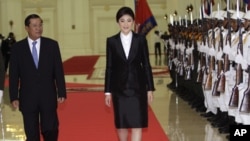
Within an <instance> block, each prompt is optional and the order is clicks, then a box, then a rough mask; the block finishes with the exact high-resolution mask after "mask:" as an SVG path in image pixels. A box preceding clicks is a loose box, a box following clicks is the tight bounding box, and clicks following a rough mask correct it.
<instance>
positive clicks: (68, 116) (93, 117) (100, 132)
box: [58, 92, 168, 141]
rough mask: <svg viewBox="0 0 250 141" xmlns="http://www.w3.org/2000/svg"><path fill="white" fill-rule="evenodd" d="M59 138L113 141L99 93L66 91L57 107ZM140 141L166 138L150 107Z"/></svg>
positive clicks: (111, 126)
mask: <svg viewBox="0 0 250 141" xmlns="http://www.w3.org/2000/svg"><path fill="white" fill-rule="evenodd" d="M58 113H59V119H60V133H59V141H117V140H118V139H117V135H116V132H115V128H114V124H113V113H112V108H108V107H106V106H105V105H104V95H103V93H102V92H86V93H70V94H68V99H67V100H66V102H65V103H63V104H61V105H59V107H58ZM143 141H168V138H167V136H166V135H165V133H164V131H163V129H162V128H161V126H160V124H159V122H158V121H157V119H156V117H155V115H154V113H153V112H152V110H151V108H150V109H149V128H148V129H144V130H143Z"/></svg>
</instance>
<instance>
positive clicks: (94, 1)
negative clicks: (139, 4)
mask: <svg viewBox="0 0 250 141" xmlns="http://www.w3.org/2000/svg"><path fill="white" fill-rule="evenodd" d="M89 1H90V5H91V6H100V5H123V4H124V0H89ZM147 1H148V3H149V4H165V3H166V0H147ZM22 2H23V6H24V7H25V8H33V7H37V6H39V7H56V3H57V0H22Z"/></svg>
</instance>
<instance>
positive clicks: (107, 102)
mask: <svg viewBox="0 0 250 141" xmlns="http://www.w3.org/2000/svg"><path fill="white" fill-rule="evenodd" d="M111 100H112V98H111V95H105V104H106V106H108V107H111Z"/></svg>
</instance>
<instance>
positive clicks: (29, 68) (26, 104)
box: [9, 14, 66, 141]
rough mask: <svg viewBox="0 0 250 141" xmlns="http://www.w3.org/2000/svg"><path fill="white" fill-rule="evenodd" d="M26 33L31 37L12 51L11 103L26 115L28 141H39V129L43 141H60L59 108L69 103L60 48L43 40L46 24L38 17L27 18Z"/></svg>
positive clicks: (50, 41)
mask: <svg viewBox="0 0 250 141" xmlns="http://www.w3.org/2000/svg"><path fill="white" fill-rule="evenodd" d="M25 29H26V31H27V32H28V37H27V38H25V39H23V40H21V41H18V42H17V43H15V44H14V45H13V47H12V53H11V58H10V69H9V79H10V81H9V83H10V88H9V92H10V101H11V103H12V105H13V107H14V108H19V110H20V111H21V113H22V115H23V121H24V130H25V134H26V138H27V139H26V141H40V129H41V133H42V135H43V138H44V141H57V139H58V126H59V121H58V116H57V104H58V102H59V103H62V102H64V100H65V99H66V88H65V78H64V72H63V66H62V60H61V54H60V50H59V45H58V43H57V41H55V40H52V39H49V38H46V37H42V36H41V35H42V31H43V21H42V19H41V18H40V17H39V16H38V15H36V14H31V15H29V16H27V18H26V19H25ZM34 43H35V44H34ZM35 49H36V50H35ZM33 51H34V55H35V56H36V57H37V58H38V59H37V58H36V59H33V57H34V56H33ZM35 51H36V52H35ZM37 62H38V63H37Z"/></svg>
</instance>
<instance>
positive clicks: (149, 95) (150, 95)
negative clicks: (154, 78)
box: [148, 91, 154, 104]
mask: <svg viewBox="0 0 250 141" xmlns="http://www.w3.org/2000/svg"><path fill="white" fill-rule="evenodd" d="M153 99H154V95H153V91H148V104H151V103H152V102H153Z"/></svg>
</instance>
